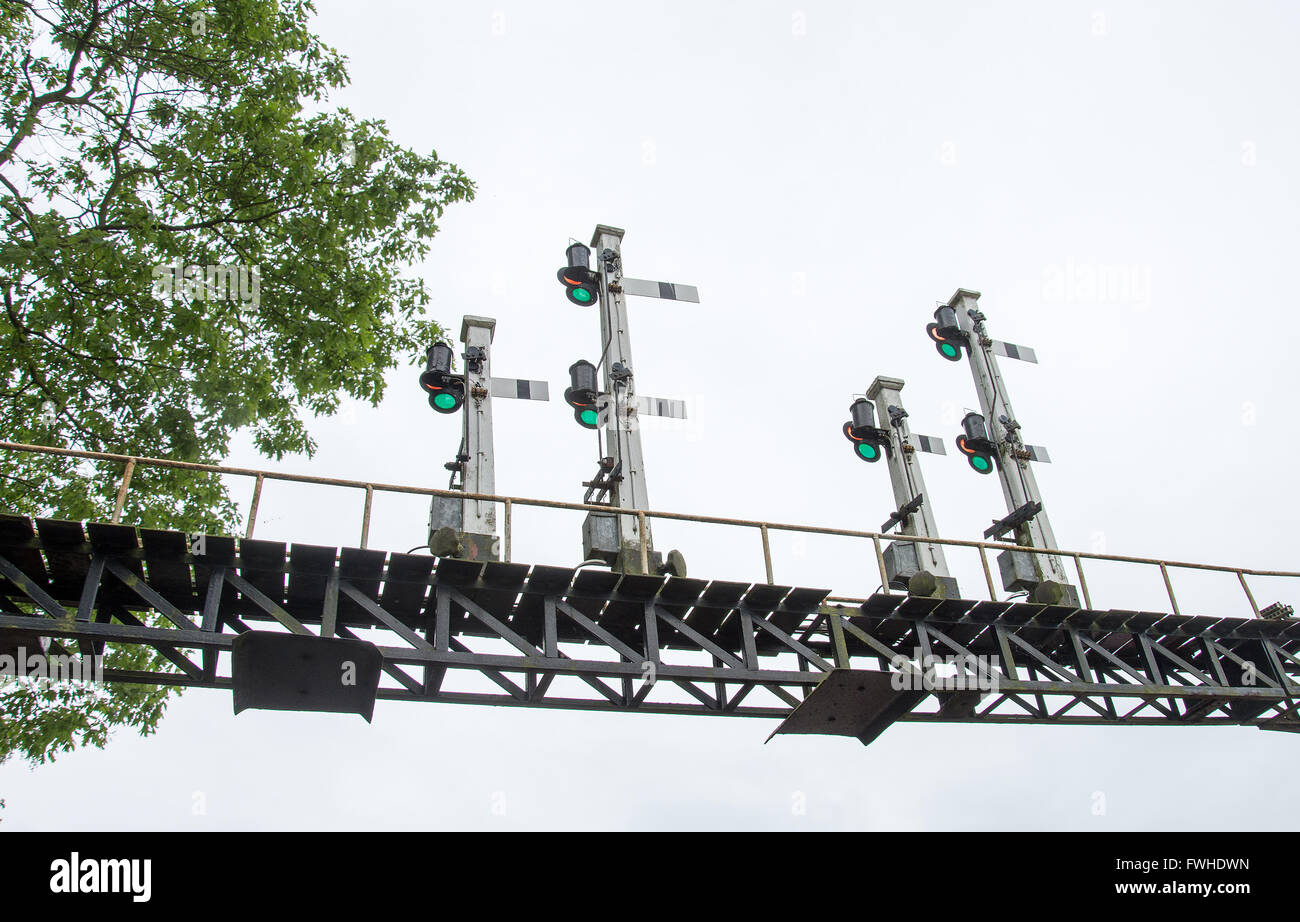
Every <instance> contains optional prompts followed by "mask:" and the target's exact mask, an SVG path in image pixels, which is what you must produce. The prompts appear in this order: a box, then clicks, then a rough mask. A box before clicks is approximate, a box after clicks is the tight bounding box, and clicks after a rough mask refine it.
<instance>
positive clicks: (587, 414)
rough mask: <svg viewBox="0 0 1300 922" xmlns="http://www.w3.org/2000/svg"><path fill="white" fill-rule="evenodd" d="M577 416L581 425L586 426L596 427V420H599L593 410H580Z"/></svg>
mask: <svg viewBox="0 0 1300 922" xmlns="http://www.w3.org/2000/svg"><path fill="white" fill-rule="evenodd" d="M578 416H579V417H580V418H581V419H582V421H583V423H584V424H586V425H588V426H594V425H596V420H598V419H600V416H599V415H598V414H597V413H596V411H595V410H582V411H581V412H580V413H579V414H578Z"/></svg>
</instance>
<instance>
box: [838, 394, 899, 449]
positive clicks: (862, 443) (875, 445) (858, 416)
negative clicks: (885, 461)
mask: <svg viewBox="0 0 1300 922" xmlns="http://www.w3.org/2000/svg"><path fill="white" fill-rule="evenodd" d="M844 437H845V438H846V439H848V440H849V441H850V442H852V443H853V453H854V454H856V455H857V456H858V457H859V458H861V459H862V460H863V461H868V462H871V463H873V464H874V463H875V462H877V461H879V460H880V456H881V454H882V453H883V452H885V451H888V450H889V433H888V432H886V431H885V430H884V429H877V428H876V411H875V407H873V406H872V405H871V401H870V400H867V399H866V398H865V397H859V398H858V399H857V400H855V401H853V403H852V405H851V406H850V407H849V421H848V422H846V423H845V424H844Z"/></svg>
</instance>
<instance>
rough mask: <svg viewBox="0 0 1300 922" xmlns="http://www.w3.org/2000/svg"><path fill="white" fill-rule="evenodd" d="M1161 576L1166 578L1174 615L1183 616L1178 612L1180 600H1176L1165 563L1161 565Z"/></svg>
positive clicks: (1166, 587)
mask: <svg viewBox="0 0 1300 922" xmlns="http://www.w3.org/2000/svg"><path fill="white" fill-rule="evenodd" d="M1160 575H1161V576H1163V577H1164V578H1165V590H1166V591H1167V592H1168V593H1169V604H1170V605H1172V606H1173V607H1174V614H1175V615H1178V614H1182V612H1180V611H1179V610H1178V600H1177V599H1176V598H1174V584H1173V583H1171V582H1170V581H1169V570H1168V568H1166V567H1165V565H1164V563H1163V562H1161V564H1160Z"/></svg>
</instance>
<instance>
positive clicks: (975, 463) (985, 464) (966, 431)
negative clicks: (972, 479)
mask: <svg viewBox="0 0 1300 922" xmlns="http://www.w3.org/2000/svg"><path fill="white" fill-rule="evenodd" d="M961 427H962V430H963V432H962V434H961V435H959V436H957V450H958V451H960V452H961V453H962V454H964V455H965V456H966V461H967V463H968V464H970V466H971V468H972V469H973V470H974V471H975V472H976V473H979V474H991V473H993V457H994V453H995V452H996V451H997V446H996V445H994V444H993V440H992V439H990V438H989V431H988V427H987V426H986V425H985V422H984V417H983V416H981V415H980V414H978V413H967V414H966V415H965V416H963V417H962V420H961Z"/></svg>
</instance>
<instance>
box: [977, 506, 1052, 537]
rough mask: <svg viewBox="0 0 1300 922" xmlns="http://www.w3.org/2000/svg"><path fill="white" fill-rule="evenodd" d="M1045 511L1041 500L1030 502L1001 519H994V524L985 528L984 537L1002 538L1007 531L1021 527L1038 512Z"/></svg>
mask: <svg viewBox="0 0 1300 922" xmlns="http://www.w3.org/2000/svg"><path fill="white" fill-rule="evenodd" d="M1042 511H1043V504H1042V503H1039V502H1028V503H1025V504H1024V505H1023V506H1021V507H1020V508H1019V509H1017V510H1016V511H1015V512H1012V513H1011V514H1010V515H1008V516H1006V517H1005V518H1001V519H994V521H993V524H992V525H990V526H989V527H988V528H986V529H984V537H986V538H996V539H998V540H1001V538H1002V536H1003V535H1005V534H1006V533H1007V532H1009V531H1011V530H1013V529H1015V528H1018V527H1020V526H1021V525H1023V524H1025V523H1026V522H1028V521H1029V520H1030V519H1032V518H1033V517H1034V516H1036V515H1038V513H1040V512H1042Z"/></svg>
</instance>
